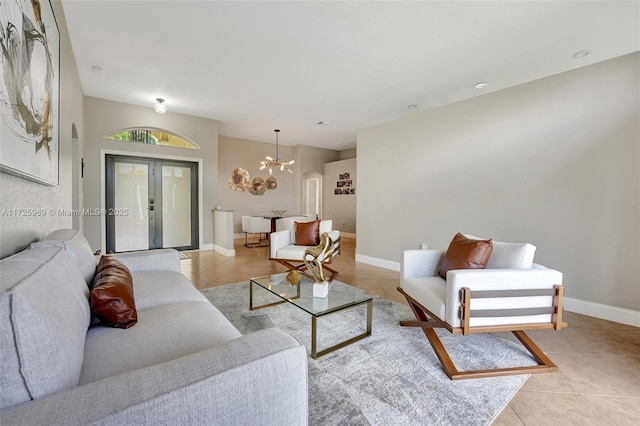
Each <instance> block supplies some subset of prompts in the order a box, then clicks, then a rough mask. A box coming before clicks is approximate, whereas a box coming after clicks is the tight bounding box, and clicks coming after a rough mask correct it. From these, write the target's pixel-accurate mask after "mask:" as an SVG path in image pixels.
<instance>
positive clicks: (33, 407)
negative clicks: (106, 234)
mask: <svg viewBox="0 0 640 426" xmlns="http://www.w3.org/2000/svg"><path fill="white" fill-rule="evenodd" d="M116 257H117V258H118V259H119V260H121V261H122V262H123V263H124V264H125V265H126V266H127V267H128V268H129V270H130V271H131V275H132V277H133V289H134V297H135V304H136V309H137V315H138V321H137V323H136V324H135V325H134V326H133V327H131V328H128V329H122V328H111V327H104V326H95V325H94V326H91V325H90V323H91V309H90V303H89V295H90V291H89V285H90V283H91V281H92V278H93V274H94V273H95V268H96V258H95V257H94V256H93V253H92V252H91V249H90V247H89V245H88V243H87V242H86V240H85V239H84V237H82V236H81V235H80V234H79V233H78V232H76V231H74V230H59V231H56V232H54V233H52V234H50V235H49V236H48V237H46V238H45V239H43V240H41V241H39V242H37V243H34V244H33V245H32V246H31V247H30V248H29V249H27V250H24V251H22V252H20V253H17V254H15V255H13V256H11V257H8V258H6V259H3V260H2V261H0V274H1V275H0V276H1V284H0V285H1V287H2V294H1V296H0V344H1V347H0V351H1V353H0V355H1V360H0V386H1V395H0V408H1V410H0V424H2V425H9V424H19V425H45V424H46V425H55V424H60V425H62V424H64V425H76V424H154V425H155V424H172V425H177V424H208V425H211V424H220V425H235V424H251V425H257V424H264V425H297V424H306V423H307V419H308V401H307V355H306V350H305V348H304V347H303V346H302V345H301V343H300V342H299V341H298V340H296V339H295V338H293V337H292V336H290V335H289V334H287V333H285V332H283V331H281V330H279V329H268V330H262V331H259V332H256V333H251V334H247V335H244V336H242V335H241V334H240V333H239V332H238V330H237V329H236V328H235V327H234V326H233V325H232V324H231V323H230V322H229V321H228V320H227V319H226V318H225V317H224V316H223V315H222V314H221V313H220V311H219V310H218V309H216V307H215V306H213V305H212V304H211V303H210V302H209V301H208V300H207V299H206V298H205V297H204V296H203V295H202V294H201V293H200V292H199V291H198V290H197V289H195V287H194V286H193V285H192V283H191V282H190V281H189V280H188V279H187V278H186V277H185V276H184V275H182V274H181V273H180V258H179V253H178V252H176V251H174V250H155V251H149V252H136V253H123V254H118V255H116Z"/></svg>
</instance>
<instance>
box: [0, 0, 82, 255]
mask: <svg viewBox="0 0 640 426" xmlns="http://www.w3.org/2000/svg"><path fill="white" fill-rule="evenodd" d="M52 5H53V13H54V14H55V16H56V20H57V23H58V28H59V30H60V109H59V125H60V127H59V135H60V145H59V148H60V152H59V170H60V173H59V179H60V184H59V185H58V186H46V185H42V184H38V183H34V182H31V181H28V180H25V179H22V178H18V177H15V176H12V175H8V174H5V173H0V209H6V210H11V209H44V210H45V211H47V212H48V211H49V210H50V209H53V210H54V211H57V210H58V209H69V210H70V209H71V208H72V172H71V170H72V164H71V150H72V137H71V128H72V126H73V125H74V124H75V127H76V131H77V135H78V143H79V144H80V147H79V152H80V153H81V152H82V146H81V145H82V141H83V138H84V125H83V120H84V118H83V94H82V87H81V85H80V79H79V77H78V72H77V70H76V64H75V60H74V58H73V52H72V51H71V43H70V41H69V34H68V32H67V24H66V21H65V19H64V14H63V11H62V7H61V5H60V2H59V1H55V0H54V1H52ZM71 227H72V217H71V216H64V215H58V214H55V213H54V214H49V213H47V215H46V216H38V217H32V216H9V215H4V216H2V217H0V257H6V256H8V255H10V254H13V253H15V252H17V251H20V250H22V249H24V248H25V247H27V246H28V245H29V244H30V243H32V242H33V241H37V240H38V239H40V238H42V237H44V236H45V235H46V234H48V233H49V232H51V231H53V230H55V229H58V228H71Z"/></svg>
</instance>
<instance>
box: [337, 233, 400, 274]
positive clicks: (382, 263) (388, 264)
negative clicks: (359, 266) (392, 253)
mask: <svg viewBox="0 0 640 426" xmlns="http://www.w3.org/2000/svg"><path fill="white" fill-rule="evenodd" d="M341 235H342V234H341ZM356 262H360V263H366V264H367V265H373V266H378V267H380V268H385V269H391V270H392V271H400V262H392V261H390V260H385V259H378V258H377V257H371V256H365V255H363V254H357V253H356Z"/></svg>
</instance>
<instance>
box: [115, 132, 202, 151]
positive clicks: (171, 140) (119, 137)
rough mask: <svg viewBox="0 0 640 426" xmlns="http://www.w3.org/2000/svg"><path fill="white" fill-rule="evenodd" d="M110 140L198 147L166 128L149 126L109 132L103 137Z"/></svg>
mask: <svg viewBox="0 0 640 426" xmlns="http://www.w3.org/2000/svg"><path fill="white" fill-rule="evenodd" d="M104 138H105V139H107V140H110V141H123V142H135V143H144V144H148V145H164V146H173V147H177V148H188V149H200V146H199V145H198V144H197V143H195V142H194V141H192V140H190V139H188V138H186V137H184V136H182V135H179V134H177V133H173V132H170V131H168V130H163V129H156V128H150V127H131V128H128V129H121V130H118V131H116V132H114V133H110V134H108V135H106V136H105V137H104Z"/></svg>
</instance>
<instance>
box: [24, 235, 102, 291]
mask: <svg viewBox="0 0 640 426" xmlns="http://www.w3.org/2000/svg"><path fill="white" fill-rule="evenodd" d="M31 246H32V247H38V246H41V247H42V246H46V247H60V248H63V249H64V250H65V251H66V252H67V254H68V255H69V256H70V257H71V258H72V259H73V260H74V261H75V262H76V264H77V265H78V269H80V272H81V273H82V276H83V277H84V280H85V281H86V283H87V284H90V283H91V280H92V279H93V275H94V274H95V273H96V266H97V261H96V257H95V256H94V255H93V252H92V251H91V247H90V246H89V243H88V242H87V240H86V239H85V238H84V236H83V235H82V234H81V233H80V231H77V230H75V229H58V230H57V231H54V232H52V233H50V234H49V235H47V236H46V237H44V238H43V239H42V240H40V241H38V242H35V243H33V244H32V245H31Z"/></svg>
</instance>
